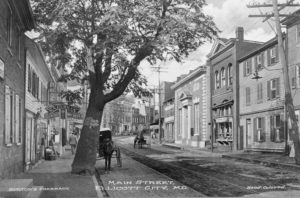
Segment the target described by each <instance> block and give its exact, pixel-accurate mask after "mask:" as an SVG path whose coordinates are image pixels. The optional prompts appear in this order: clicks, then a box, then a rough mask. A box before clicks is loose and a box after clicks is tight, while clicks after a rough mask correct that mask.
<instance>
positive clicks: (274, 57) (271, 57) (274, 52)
mask: <svg viewBox="0 0 300 198" xmlns="http://www.w3.org/2000/svg"><path fill="white" fill-rule="evenodd" d="M267 53H268V65H272V64H274V63H276V62H278V61H279V59H278V45H275V46H274V47H272V48H271V49H268V51H267Z"/></svg>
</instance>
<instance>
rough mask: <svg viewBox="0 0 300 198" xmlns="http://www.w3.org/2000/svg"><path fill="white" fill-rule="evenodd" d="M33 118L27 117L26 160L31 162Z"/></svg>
mask: <svg viewBox="0 0 300 198" xmlns="http://www.w3.org/2000/svg"><path fill="white" fill-rule="evenodd" d="M31 128H32V126H31V118H26V135H25V161H26V162H30V159H31V156H30V153H31V152H30V150H31V146H30V145H31Z"/></svg>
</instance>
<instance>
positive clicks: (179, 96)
mask: <svg viewBox="0 0 300 198" xmlns="http://www.w3.org/2000/svg"><path fill="white" fill-rule="evenodd" d="M206 69H207V67H206V66H200V67H198V68H197V69H195V70H194V71H191V72H190V73H189V74H188V75H187V76H185V77H183V78H182V79H180V80H179V81H177V82H176V83H175V84H174V85H173V86H172V87H171V88H172V89H174V91H175V100H174V103H175V105H174V108H175V143H177V144H181V145H183V146H185V145H187V146H193V147H201V148H203V147H205V146H206V144H207V143H208V142H209V136H210V134H209V132H210V131H209V125H208V123H209V120H208V119H207V118H208V116H207V115H209V114H208V110H209V108H208V107H209V94H208V90H207V84H208V79H209V78H208V76H207V75H208V73H207V70H206Z"/></svg>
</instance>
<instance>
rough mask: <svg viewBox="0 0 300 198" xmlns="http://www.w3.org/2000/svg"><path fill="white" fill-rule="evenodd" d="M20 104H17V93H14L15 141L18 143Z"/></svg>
mask: <svg viewBox="0 0 300 198" xmlns="http://www.w3.org/2000/svg"><path fill="white" fill-rule="evenodd" d="M19 109H20V105H19V95H16V99H15V141H16V143H19V133H20V114H19V113H20V110H19Z"/></svg>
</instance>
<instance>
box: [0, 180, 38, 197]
mask: <svg viewBox="0 0 300 198" xmlns="http://www.w3.org/2000/svg"><path fill="white" fill-rule="evenodd" d="M32 186H33V180H32V179H4V180H2V181H0V197H5V198H19V197H22V198H25V197H26V196H27V194H28V193H29V191H31V189H32Z"/></svg>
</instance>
